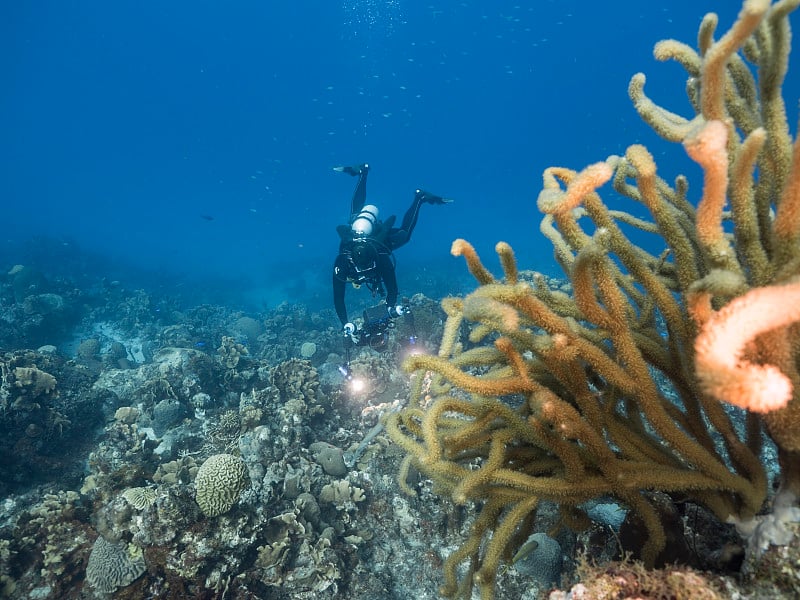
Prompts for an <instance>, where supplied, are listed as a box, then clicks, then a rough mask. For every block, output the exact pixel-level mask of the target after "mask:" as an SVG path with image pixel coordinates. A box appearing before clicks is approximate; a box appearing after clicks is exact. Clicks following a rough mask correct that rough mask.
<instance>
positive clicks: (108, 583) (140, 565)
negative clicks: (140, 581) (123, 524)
mask: <svg viewBox="0 0 800 600" xmlns="http://www.w3.org/2000/svg"><path fill="white" fill-rule="evenodd" d="M144 570H145V564H144V556H143V555H142V550H141V548H139V547H138V546H134V545H133V544H131V545H130V546H129V545H128V544H126V543H125V542H109V541H108V540H107V539H106V538H104V537H103V536H100V537H99V538H97V539H96V540H95V542H94V546H93V547H92V553H91V554H90V555H89V562H88V564H87V565H86V580H87V581H88V582H89V583H90V584H91V585H92V587H94V588H95V589H96V590H98V591H100V592H105V593H108V594H110V593H111V592H113V591H114V590H116V589H117V588H120V587H125V586H126V585H130V584H131V583H132V582H133V581H134V580H135V579H136V578H137V577H139V576H140V575H141V574H142V573H144Z"/></svg>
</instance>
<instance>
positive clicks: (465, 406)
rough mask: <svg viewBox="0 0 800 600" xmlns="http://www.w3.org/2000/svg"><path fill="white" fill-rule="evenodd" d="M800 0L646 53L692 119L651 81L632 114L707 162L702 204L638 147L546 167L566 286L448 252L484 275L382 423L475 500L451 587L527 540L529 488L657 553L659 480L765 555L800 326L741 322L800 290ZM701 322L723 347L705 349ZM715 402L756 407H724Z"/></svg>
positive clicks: (536, 497)
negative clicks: (498, 272) (767, 439)
mask: <svg viewBox="0 0 800 600" xmlns="http://www.w3.org/2000/svg"><path fill="white" fill-rule="evenodd" d="M798 5H800V0H781V1H779V2H776V3H774V4H772V3H771V2H769V0H746V1H745V2H744V4H743V7H742V11H741V12H740V14H739V17H738V19H737V20H736V22H735V23H734V25H733V26H732V27H731V29H730V30H729V31H728V32H726V33H724V34H723V35H721V36H720V37H719V38H718V39H715V33H716V32H715V28H716V24H717V18H716V15H713V14H711V15H707V16H706V17H705V19H704V20H703V22H702V24H701V26H700V34H699V36H698V37H699V46H700V48H699V50H698V51H694V50H692V49H691V48H689V47H688V46H686V45H684V44H680V43H678V42H674V41H669V42H662V43H660V44H659V45H658V46H657V47H656V57H657V58H658V59H659V60H666V59H670V58H672V59H675V60H677V61H678V62H679V63H680V64H681V65H682V66H684V67H685V68H686V69H687V71H688V72H689V82H688V85H687V90H688V92H689V97H690V101H691V103H692V106H693V107H694V109H695V114H694V115H693V116H690V117H682V116H680V115H677V114H675V113H672V112H670V111H667V110H666V109H663V108H661V107H659V106H658V105H656V104H655V103H654V102H653V101H652V100H650V99H649V98H648V97H647V96H646V95H645V93H644V83H645V78H644V75H642V74H638V75H636V76H634V78H633V79H632V81H631V84H630V86H629V93H630V96H631V99H632V100H633V102H634V106H635V108H636V110H637V111H638V112H639V113H640V115H641V116H642V118H643V119H644V120H645V121H646V122H647V123H648V124H650V125H651V126H652V127H653V128H654V129H655V130H656V131H657V132H658V133H659V134H660V135H662V136H663V137H665V138H666V139H668V140H671V141H676V142H682V144H683V146H684V149H685V151H686V152H687V153H688V154H689V155H690V156H691V157H692V158H693V159H694V160H696V161H697V162H698V164H699V165H700V166H701V167H702V169H703V171H704V180H703V186H702V194H701V195H700V197H699V198H695V199H693V198H692V195H691V194H690V191H689V186H688V182H687V180H686V179H685V178H684V177H678V178H677V179H676V180H675V182H674V184H670V183H668V182H667V181H666V180H664V179H662V178H661V177H660V176H659V175H658V172H657V167H656V163H655V161H654V159H653V157H652V155H651V154H650V152H649V151H648V150H647V149H646V148H645V147H644V146H641V145H634V146H631V147H629V148H628V149H627V151H626V152H625V154H624V156H611V157H609V158H608V159H606V160H605V161H603V162H599V163H596V164H594V165H591V166H589V167H587V168H586V169H584V170H582V171H574V170H571V169H566V168H560V167H552V168H548V169H546V170H545V172H544V178H543V179H544V186H543V190H542V192H541V194H540V195H539V202H538V205H539V208H540V210H541V211H542V212H544V213H545V216H544V218H543V219H542V222H541V231H542V233H543V234H544V235H545V236H546V237H547V238H548V239H549V240H550V241H551V242H552V244H553V246H554V251H555V256H556V259H557V260H558V262H559V264H560V265H561V266H562V268H563V269H564V272H565V274H566V275H567V277H569V279H570V281H571V284H572V290H573V293H572V295H571V296H567V295H565V294H563V293H559V292H554V291H553V290H551V289H549V288H548V286H547V285H546V284H545V283H544V280H543V278H533V280H530V279H529V280H528V281H525V280H523V279H524V278H521V277H520V272H519V270H518V267H517V265H516V262H515V261H514V258H513V253H512V252H511V249H510V248H509V247H508V245H507V244H503V243H500V244H498V247H497V252H498V255H499V256H500V262H501V265H502V267H503V272H504V273H503V275H504V277H503V278H502V279H501V278H496V277H495V276H494V275H493V274H492V273H490V272H489V271H488V270H487V269H486V268H485V267H484V266H483V264H482V262H481V260H480V258H479V257H478V255H477V253H476V252H475V250H474V249H473V248H472V247H471V246H470V245H469V244H468V243H467V242H466V241H464V240H458V241H456V242H455V243H454V244H453V250H452V253H453V254H454V255H458V256H463V257H464V258H465V260H466V262H467V266H468V268H469V270H470V272H471V273H472V274H473V275H474V276H475V278H476V280H477V282H478V284H479V287H478V288H477V289H476V290H475V291H473V292H472V293H470V294H468V295H467V296H466V297H465V298H463V299H452V298H451V299H446V300H445V301H443V307H444V308H445V311H446V312H447V314H448V321H447V324H446V326H445V337H444V338H443V340H442V345H441V348H440V351H439V355H438V356H415V357H412V358H410V359H409V360H408V361H407V362H406V364H405V367H406V369H407V370H408V371H410V372H412V373H414V374H415V380H414V388H413V390H412V398H411V402H410V405H409V406H408V407H407V408H406V409H404V410H402V411H400V412H398V413H395V414H392V415H390V416H389V417H388V418H387V421H386V424H387V430H388V432H389V434H390V435H391V437H392V439H393V440H394V441H395V442H396V443H398V444H399V445H400V446H401V447H402V448H403V450H404V451H405V452H406V455H407V456H406V459H405V460H404V462H403V465H402V468H401V475H403V474H407V473H408V472H409V468H410V467H411V466H413V467H415V468H416V469H418V470H419V471H421V472H422V473H423V474H424V475H426V476H427V477H429V478H430V479H432V480H433V481H434V483H435V484H436V487H435V489H436V490H437V491H438V492H439V493H443V494H447V495H449V496H450V497H451V498H452V499H453V501H454V502H456V503H457V504H465V503H469V502H474V503H475V506H476V507H477V509H478V510H479V513H478V515H477V516H476V518H475V520H474V522H473V525H472V528H471V531H470V532H469V536H468V538H467V540H466V541H465V542H464V543H463V544H462V545H461V546H460V547H459V548H458V549H457V550H456V551H455V552H454V553H453V554H452V555H451V556H449V557H448V558H447V560H446V561H445V565H444V580H445V582H444V585H443V587H442V593H443V595H445V596H459V597H469V595H470V590H471V589H472V587H473V586H474V585H477V587H478V588H479V589H480V591H481V595H482V597H484V598H490V597H492V596H493V590H494V580H495V577H496V574H497V572H498V567H499V565H500V563H501V561H503V560H507V559H508V557H509V556H512V555H513V553H514V551H515V550H516V549H517V548H518V547H519V545H520V544H522V543H523V542H524V540H525V539H526V538H527V537H528V535H529V534H530V533H531V528H532V525H533V522H534V521H535V518H536V511H537V509H538V507H539V503H540V502H541V501H542V500H548V501H551V502H555V503H557V504H558V505H559V507H560V512H561V517H562V522H563V524H564V525H566V526H569V527H572V528H578V527H582V526H585V524H586V523H588V518H587V515H586V514H584V512H583V510H582V506H581V505H582V504H583V503H584V502H585V501H587V500H589V499H592V498H596V497H598V496H613V497H615V498H616V499H617V501H618V502H619V503H621V504H624V505H626V506H627V507H628V508H629V509H630V510H631V511H632V512H633V513H635V514H637V515H638V517H639V518H640V519H641V521H642V523H643V524H644V527H645V529H646V530H647V532H648V535H649V538H648V539H647V541H646V543H645V545H644V547H643V548H642V557H643V559H644V561H645V563H647V564H650V565H652V564H654V562H655V561H656V560H657V558H658V556H659V554H660V553H661V551H662V550H663V549H664V546H665V544H666V541H667V537H666V535H665V531H664V526H663V524H662V521H661V515H660V506H659V503H657V502H655V501H654V496H653V492H659V493H660V496H661V497H662V498H663V497H669V496H675V497H679V498H680V499H681V500H682V501H687V500H688V501H691V502H694V503H697V504H700V505H703V506H705V507H706V508H707V509H708V510H709V511H710V512H711V513H713V514H714V515H715V516H716V517H717V518H718V519H719V520H720V521H728V522H733V523H737V524H738V525H740V531H742V532H747V534H748V535H750V536H751V537H752V538H753V539H758V540H760V542H759V544H757V546H763V543H767V544H769V543H770V542H780V540H778V539H771V540H770V539H769V538H770V532H769V531H767V528H768V527H769V525H766V526H765V527H759V526H758V524H759V523H775V519H767V518H764V517H761V516H759V517H756V515H757V514H759V513H760V511H762V509H763V508H764V504H765V500H766V499H767V476H766V472H765V469H764V466H763V465H762V464H761V462H760V453H761V444H762V430H763V429H764V428H766V430H767V432H768V433H770V435H771V436H772V438H773V440H774V441H775V442H776V444H777V446H778V449H779V458H780V463H781V483H782V486H783V492H782V493H781V495H780V498H781V502H786V501H787V499H788V501H790V502H791V501H792V500H794V499H795V498H796V497H797V495H798V493H799V492H800V455H799V454H798V452H800V375H798V364H800V325H798V324H797V323H796V321H797V318H796V317H797V313H796V311H795V310H794V309H793V308H792V310H790V311H787V314H785V315H781V316H780V317H779V318H776V316H775V315H774V314H770V315H758V314H757V317H758V319H759V323H747V324H746V325H743V326H741V327H737V324H736V321H735V319H736V318H737V317H736V315H737V314H738V315H739V317H738V318H743V317H742V315H744V314H745V313H744V312H743V311H741V310H740V305H750V303H751V302H755V301H756V300H755V299H756V298H758V299H760V300H759V301H761V300H764V299H768V300H770V302H771V303H770V304H769V306H771V309H770V310H771V311H772V312H775V311H776V310H778V309H777V308H776V307H777V304H776V302H777V301H778V300H776V299H780V298H784V299H788V298H794V294H795V290H796V286H797V285H798V284H797V282H798V281H799V280H800V243H798V242H800V143H798V142H797V141H795V142H792V139H791V137H790V135H789V126H788V123H787V119H786V111H785V106H784V102H783V99H782V97H781V84H782V82H783V79H784V77H785V75H786V71H787V65H788V54H789V39H790V29H789V21H788V14H789V13H790V12H791V11H793V10H794V9H795V8H797V6H798ZM748 63H749V64H748ZM609 181H610V182H611V184H612V185H613V188H614V191H615V192H616V193H617V194H618V195H619V196H621V197H623V198H624V199H626V200H627V201H629V202H630V201H632V202H634V203H637V204H640V205H641V206H643V207H645V208H646V209H647V211H648V212H649V213H650V216H649V218H647V219H645V218H641V217H634V216H633V215H632V214H629V213H627V212H623V211H620V210H615V209H612V208H610V205H609V203H608V201H607V200H604V199H603V198H601V196H600V193H599V191H598V190H599V188H600V187H602V186H604V185H605V184H606V183H608V182H609ZM632 230H640V231H644V232H647V233H650V234H656V235H658V236H659V239H660V244H661V248H655V249H650V250H648V249H647V248H643V247H639V246H637V245H635V244H634V243H633V242H632V241H631V239H630V237H629V235H628V233H629V232H630V231H632ZM751 294H752V295H751ZM737 298H741V300H739V301H737V300H736V299H737ZM728 304H730V306H731V308H727V307H726V305H728ZM757 312H758V311H755V313H753V311H750V313H748V314H756V313H757ZM730 318H733V319H734V320H733V321H730V322H729V320H730ZM767 318H769V319H772V321H771V322H772V323H773V324H774V325H775V327H777V329H775V328H773V329H770V328H769V324H768V323H767ZM464 323H468V324H470V326H471V329H470V333H469V338H468V342H464V341H463V339H462V335H461V331H462V329H463V324H464ZM722 323H726V324H725V325H724V326H725V327H728V329H727V330H725V331H727V332H728V333H725V334H724V335H723V329H721V327H723V325H722ZM704 328H706V329H707V330H709V331H710V332H711V334H710V335H711V337H712V338H713V335H714V330H715V329H716V334H717V335H720V336H723V341H721V342H720V340H719V339H718V340H713V339H711V340H710V341H699V340H698V335H699V334H700V332H701V330H703V329H704ZM729 334H730V335H729ZM734 334H741V336H742V337H741V339H740V338H738V337H737V338H736V343H733V335H734ZM725 340H731V343H727V342H726V341H725ZM722 346H727V347H726V348H724V350H725V351H727V352H728V354H727V355H723V354H722V352H723V348H721V347H722ZM696 348H697V360H695V358H696V356H695V352H696ZM751 368H755V369H756V371H757V372H758V373H768V374H769V378H768V381H769V382H773V381H776V382H782V383H781V385H782V388H781V389H782V390H783V391H784V396H783V397H782V398H780V399H771V400H770V399H768V398H763V397H762V398H760V399H758V400H756V399H755V398H752V399H750V398H747V399H744V400H743V396H744V395H745V392H744V391H743V390H744V388H742V387H741V386H739V385H738V384H737V383H736V381H737V379H736V378H739V379H738V381H739V382H744V383H747V379H748V378H747V369H751ZM750 383H752V382H750ZM720 400H723V401H726V402H730V403H734V404H738V405H740V406H745V407H746V408H755V407H756V404H755V403H756V402H759V405H758V408H760V410H767V411H770V412H767V413H766V414H764V415H761V414H759V413H756V412H752V411H751V412H747V413H744V414H741V415H739V416H737V415H735V414H734V413H733V411H732V410H726V409H725V407H724V406H723V404H722V403H720ZM770 401H772V402H773V404H769V403H768V402H770ZM774 402H778V404H779V405H782V406H783V408H780V409H778V410H773V409H774V408H776V406H775V404H774ZM738 419H742V420H744V421H746V425H745V426H744V427H741V426H740V423H738V422H737V420H738ZM401 483H402V484H403V485H405V482H401ZM405 488H406V489H409V488H408V486H407V485H405ZM796 513H797V511H795V510H792V511H784V513H782V514H787V515H790V518H793V517H791V515H794V514H796ZM778 525H779V524H778ZM775 530H776V531H777V530H781V531H785V528H782V527H780V526H777V527H776V528H775ZM781 539H785V536H781ZM784 543H785V542H784ZM462 563H466V565H467V568H466V570H462V571H459V568H460V566H461V565H462Z"/></svg>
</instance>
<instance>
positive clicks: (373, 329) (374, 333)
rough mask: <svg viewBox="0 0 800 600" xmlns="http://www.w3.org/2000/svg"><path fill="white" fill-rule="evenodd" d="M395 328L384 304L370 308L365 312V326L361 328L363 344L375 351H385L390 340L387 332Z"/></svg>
mask: <svg viewBox="0 0 800 600" xmlns="http://www.w3.org/2000/svg"><path fill="white" fill-rule="evenodd" d="M392 327H394V322H393V321H392V319H391V318H390V317H389V312H388V310H387V309H386V305H385V304H384V303H380V304H376V305H375V306H370V307H369V308H367V309H365V310H364V325H363V327H362V328H361V343H362V344H363V345H365V346H369V347H370V348H372V349H373V350H383V349H384V348H385V347H386V343H387V342H388V338H387V336H386V332H387V330H389V329H391V328H392Z"/></svg>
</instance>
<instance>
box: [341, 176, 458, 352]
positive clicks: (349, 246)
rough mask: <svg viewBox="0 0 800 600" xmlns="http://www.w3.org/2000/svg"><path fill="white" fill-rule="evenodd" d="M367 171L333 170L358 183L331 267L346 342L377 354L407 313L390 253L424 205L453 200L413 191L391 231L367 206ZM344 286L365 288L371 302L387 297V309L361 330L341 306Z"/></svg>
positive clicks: (371, 314)
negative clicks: (396, 321)
mask: <svg viewBox="0 0 800 600" xmlns="http://www.w3.org/2000/svg"><path fill="white" fill-rule="evenodd" d="M369 170H370V168H369V165H367V164H362V165H356V166H351V167H335V168H334V171H338V172H339V173H347V174H348V175H352V176H354V177H358V183H357V184H356V188H355V192H354V193H353V200H352V203H351V206H350V223H349V224H348V225H339V226H338V227H337V228H336V231H337V232H338V233H339V238H340V243H339V255H338V256H337V257H336V261H335V262H334V264H333V304H334V307H335V308H336V314H337V316H338V317H339V320H340V321H341V322H342V334H343V335H344V337H345V339H346V340H349V341H350V342H352V343H353V344H356V345H370V346H371V347H374V348H377V347H378V344H380V345H381V347H382V345H383V344H384V343H385V336H384V333H385V331H386V329H387V328H390V327H391V326H392V324H391V320H392V319H395V318H397V317H399V316H401V315H403V314H406V313H407V312H408V309H407V308H406V307H404V306H402V305H398V304H397V277H396V275H395V260H394V254H393V252H394V250H396V249H397V248H399V247H400V246H403V245H404V244H406V243H407V242H408V240H409V239H411V233H412V232H413V231H414V226H415V225H416V224H417V217H418V216H419V210H420V207H421V206H422V204H424V203H427V204H448V203H450V202H452V200H449V199H447V198H442V197H441V196H436V195H435V194H431V193H429V192H426V191H424V190H417V191H416V192H415V193H414V201H413V202H412V204H411V206H410V207H409V208H408V210H407V211H406V213H405V215H404V216H403V221H402V223H401V224H400V226H399V227H395V226H394V223H395V220H396V217H395V216H394V215H392V216H391V217H389V218H388V219H386V220H385V221H381V220H380V219H379V218H378V208H377V207H376V206H375V205H373V204H366V201H367V174H368V173H369ZM347 283H351V284H352V285H353V287H356V288H359V287H361V286H362V285H365V286H367V289H369V290H370V292H372V295H373V296H381V297H385V303H380V304H378V305H377V306H374V307H371V308H369V309H367V310H366V311H364V324H363V326H362V328H361V329H359V330H357V329H356V326H355V325H354V324H353V323H352V322H351V321H350V320H349V319H348V316H347V307H346V305H345V301H344V296H345V288H346V284H347Z"/></svg>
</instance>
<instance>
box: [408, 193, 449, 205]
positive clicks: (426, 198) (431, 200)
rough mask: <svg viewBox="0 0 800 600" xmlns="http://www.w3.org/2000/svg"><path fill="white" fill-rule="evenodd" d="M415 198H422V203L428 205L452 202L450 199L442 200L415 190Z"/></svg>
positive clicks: (439, 197)
mask: <svg viewBox="0 0 800 600" xmlns="http://www.w3.org/2000/svg"><path fill="white" fill-rule="evenodd" d="M417 196H418V197H420V198H422V201H423V202H427V203H428V204H450V203H451V202H452V201H453V199H452V198H442V197H441V196H437V195H436V194H431V193H430V192H426V191H425V190H417Z"/></svg>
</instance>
